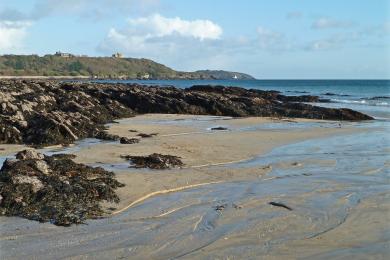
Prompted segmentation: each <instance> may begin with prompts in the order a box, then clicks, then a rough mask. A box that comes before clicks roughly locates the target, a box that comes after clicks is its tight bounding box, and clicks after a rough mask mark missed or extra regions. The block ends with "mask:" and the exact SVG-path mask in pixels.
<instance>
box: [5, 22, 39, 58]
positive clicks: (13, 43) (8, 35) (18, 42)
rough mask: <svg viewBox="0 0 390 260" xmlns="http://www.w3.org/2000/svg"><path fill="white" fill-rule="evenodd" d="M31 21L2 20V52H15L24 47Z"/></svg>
mask: <svg viewBox="0 0 390 260" xmlns="http://www.w3.org/2000/svg"><path fill="white" fill-rule="evenodd" d="M30 25H31V23H30V22H15V21H0V52H2V53H5V52H15V51H17V50H19V49H20V48H22V47H23V41H24V38H25V36H26V34H27V28H28V27H29V26H30Z"/></svg>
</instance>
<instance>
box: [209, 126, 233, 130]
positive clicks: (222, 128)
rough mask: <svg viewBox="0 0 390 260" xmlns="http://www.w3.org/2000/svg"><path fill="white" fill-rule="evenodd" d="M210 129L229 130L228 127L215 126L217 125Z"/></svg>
mask: <svg viewBox="0 0 390 260" xmlns="http://www.w3.org/2000/svg"><path fill="white" fill-rule="evenodd" d="M211 130H214V131H226V130H229V129H228V128H227V127H223V126H217V127H212V128H211Z"/></svg>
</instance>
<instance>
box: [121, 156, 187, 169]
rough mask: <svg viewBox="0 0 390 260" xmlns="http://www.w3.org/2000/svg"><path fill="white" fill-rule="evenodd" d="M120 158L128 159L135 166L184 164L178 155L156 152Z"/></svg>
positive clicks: (174, 165) (176, 166) (170, 166)
mask: <svg viewBox="0 0 390 260" xmlns="http://www.w3.org/2000/svg"><path fill="white" fill-rule="evenodd" d="M122 158H125V159H127V160H130V161H131V162H132V163H133V164H134V166H133V167H135V168H150V169H170V168H178V167H182V166H183V165H184V164H183V162H182V161H181V159H180V157H177V156H173V155H164V154H158V153H153V154H151V155H148V156H132V155H125V156H122Z"/></svg>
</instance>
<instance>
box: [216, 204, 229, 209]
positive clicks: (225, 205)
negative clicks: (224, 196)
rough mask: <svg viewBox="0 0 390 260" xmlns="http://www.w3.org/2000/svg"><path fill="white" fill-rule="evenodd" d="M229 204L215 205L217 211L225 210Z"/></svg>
mask: <svg viewBox="0 0 390 260" xmlns="http://www.w3.org/2000/svg"><path fill="white" fill-rule="evenodd" d="M227 206H228V205H227V204H222V205H217V206H215V207H214V209H215V210H216V211H223V210H224V209H225V208H226V207H227Z"/></svg>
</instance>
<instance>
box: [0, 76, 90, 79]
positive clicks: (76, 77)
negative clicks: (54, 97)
mask: <svg viewBox="0 0 390 260" xmlns="http://www.w3.org/2000/svg"><path fill="white" fill-rule="evenodd" d="M0 79H93V78H92V77H90V76H0Z"/></svg>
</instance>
